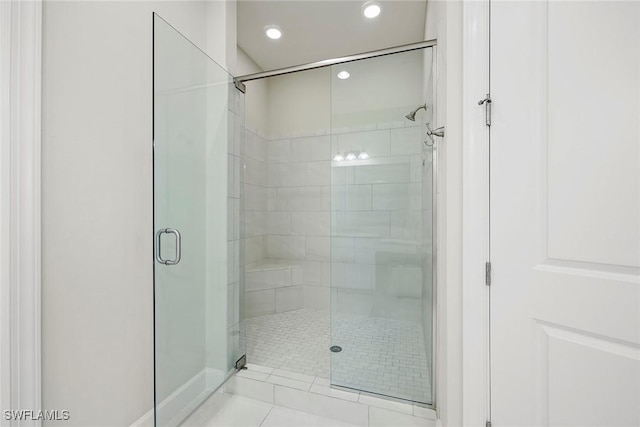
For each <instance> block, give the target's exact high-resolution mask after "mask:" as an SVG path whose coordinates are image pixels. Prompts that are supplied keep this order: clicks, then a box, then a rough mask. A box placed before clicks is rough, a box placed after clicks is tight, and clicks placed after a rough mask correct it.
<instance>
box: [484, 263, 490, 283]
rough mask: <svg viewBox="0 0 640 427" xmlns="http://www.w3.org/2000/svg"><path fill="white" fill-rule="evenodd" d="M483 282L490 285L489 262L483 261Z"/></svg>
mask: <svg viewBox="0 0 640 427" xmlns="http://www.w3.org/2000/svg"><path fill="white" fill-rule="evenodd" d="M484 282H485V284H486V285H487V286H491V263H490V262H485V264H484Z"/></svg>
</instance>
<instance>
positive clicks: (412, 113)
mask: <svg viewBox="0 0 640 427" xmlns="http://www.w3.org/2000/svg"><path fill="white" fill-rule="evenodd" d="M422 108H424V109H425V111H426V110H427V104H424V105H421V106H419V107H418V108H416V109H415V110H413V111H412V112H410V113H409V114H407V115H406V116H405V117H406V118H407V119H409V120H411V121H412V122H415V121H416V113H417V112H418V111H420V110H421V109H422Z"/></svg>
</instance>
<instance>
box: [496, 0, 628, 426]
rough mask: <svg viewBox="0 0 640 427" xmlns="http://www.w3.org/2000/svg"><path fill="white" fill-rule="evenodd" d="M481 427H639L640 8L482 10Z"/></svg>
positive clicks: (544, 5) (571, 5)
mask: <svg viewBox="0 0 640 427" xmlns="http://www.w3.org/2000/svg"><path fill="white" fill-rule="evenodd" d="M491 95H492V98H493V100H494V103H493V113H494V115H493V126H492V127H491V156H490V157H491V172H490V176H491V233H490V237H491V251H490V252H491V261H492V266H493V284H492V287H491V345H492V349H491V368H492V370H491V380H492V393H491V396H492V404H491V407H492V416H491V418H492V423H493V425H494V426H507V425H509V426H512V425H554V426H555V425H558V426H560V425H562V426H565V425H579V426H585V425H597V426H605V425H606V426H614V425H633V426H638V425H640V351H639V344H640V276H639V272H640V200H639V199H640V174H639V170H640V143H639V141H640V140H639V138H640V109H639V99H640V2H624V3H622V2H620V3H618V2H604V1H603V2H542V1H540V2H493V3H492V12H491Z"/></svg>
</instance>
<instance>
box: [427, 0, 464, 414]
mask: <svg viewBox="0 0 640 427" xmlns="http://www.w3.org/2000/svg"><path fill="white" fill-rule="evenodd" d="M462 18H463V16H462V2H457V1H428V2H427V11H426V24H425V39H427V40H429V39H437V40H438V48H437V58H436V60H437V64H438V79H437V105H436V109H435V111H436V116H437V117H436V119H435V123H436V124H437V126H442V125H444V126H445V127H446V133H445V138H444V139H442V140H441V143H440V145H439V147H440V149H439V150H438V158H437V161H438V167H439V171H438V176H437V179H438V189H439V190H438V196H437V227H438V229H437V233H438V242H439V247H438V257H437V263H438V265H437V272H438V283H437V334H438V335H437V342H436V351H437V356H436V359H437V367H436V384H437V386H436V387H437V389H436V399H437V400H436V406H437V408H438V412H439V416H440V417H441V419H442V423H443V425H445V426H459V425H462V357H461V356H462V296H461V292H462V150H461V147H462V102H461V96H462V66H463V64H462Z"/></svg>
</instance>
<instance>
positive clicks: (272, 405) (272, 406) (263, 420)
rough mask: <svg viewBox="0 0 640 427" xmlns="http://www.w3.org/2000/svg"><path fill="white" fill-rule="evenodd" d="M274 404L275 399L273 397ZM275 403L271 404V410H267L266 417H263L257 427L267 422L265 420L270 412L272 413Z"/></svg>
mask: <svg viewBox="0 0 640 427" xmlns="http://www.w3.org/2000/svg"><path fill="white" fill-rule="evenodd" d="M274 402H275V397H274ZM275 406H276V405H275V403H272V404H271V408H269V412H267V415H265V416H264V418H263V419H262V421H260V424H258V427H260V426H262V424H264V422H265V421H266V420H267V418H269V415H270V414H271V411H273V408H274V407H275Z"/></svg>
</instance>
